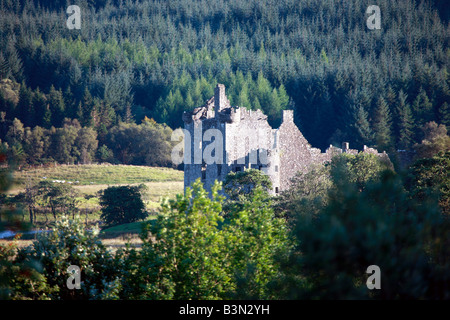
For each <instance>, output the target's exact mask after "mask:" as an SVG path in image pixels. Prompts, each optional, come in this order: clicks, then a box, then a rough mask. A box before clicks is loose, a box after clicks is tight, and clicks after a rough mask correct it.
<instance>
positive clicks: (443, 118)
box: [438, 102, 450, 130]
mask: <svg viewBox="0 0 450 320" xmlns="http://www.w3.org/2000/svg"><path fill="white" fill-rule="evenodd" d="M438 120H439V123H440V124H444V125H446V126H447V129H448V130H450V108H449V106H448V103H447V102H444V103H443V104H441V106H440V107H439V108H438Z"/></svg>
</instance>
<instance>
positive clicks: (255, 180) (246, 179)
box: [223, 169, 272, 201]
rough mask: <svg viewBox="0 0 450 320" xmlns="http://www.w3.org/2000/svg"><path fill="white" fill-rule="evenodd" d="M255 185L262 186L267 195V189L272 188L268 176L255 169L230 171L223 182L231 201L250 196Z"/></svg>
mask: <svg viewBox="0 0 450 320" xmlns="http://www.w3.org/2000/svg"><path fill="white" fill-rule="evenodd" d="M257 187H262V190H263V192H264V193H265V194H266V196H268V195H269V190H272V181H271V180H270V178H269V176H267V175H266V174H264V173H262V172H261V171H260V170H256V169H247V170H245V171H242V172H230V173H229V174H228V175H227V176H226V177H225V180H224V182H223V188H224V191H225V193H226V194H227V196H228V197H229V199H230V200H233V201H240V200H244V199H249V198H251V197H252V196H253V193H254V190H255V188H257Z"/></svg>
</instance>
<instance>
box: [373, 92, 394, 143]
mask: <svg viewBox="0 0 450 320" xmlns="http://www.w3.org/2000/svg"><path fill="white" fill-rule="evenodd" d="M391 126H392V119H391V113H390V110H389V106H388V104H387V103H386V101H385V100H384V98H383V97H380V98H379V99H378V101H377V105H376V108H375V114H374V117H373V131H374V134H375V143H376V145H377V148H378V151H382V150H384V151H388V150H390V149H391V148H392V132H391Z"/></svg>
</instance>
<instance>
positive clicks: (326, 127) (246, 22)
mask: <svg viewBox="0 0 450 320" xmlns="http://www.w3.org/2000/svg"><path fill="white" fill-rule="evenodd" d="M37 3H39V4H40V6H37V5H36V4H37ZM443 3H444V2H443V1H415V0H401V1H400V0H395V1H390V0H389V1H388V0H383V1H378V2H377V5H378V6H379V7H380V11H381V16H382V24H381V29H380V30H370V29H368V28H367V26H366V20H367V19H368V17H369V15H368V14H367V13H366V10H367V8H368V6H369V5H370V4H372V3H371V2H370V1H366V0H351V1H347V0H346V1H343V0H341V1H332V2H330V1H326V0H315V1H312V0H309V1H298V0H282V1H273V0H270V1H259V0H251V1H234V0H225V1H223V0H208V1H206V0H202V1H191V0H176V1H169V2H166V1H155V0H135V1H127V2H126V4H125V2H122V1H95V2H94V1H86V2H82V3H81V4H80V6H81V9H80V10H81V12H82V24H81V29H79V30H77V29H69V28H67V25H66V23H65V22H66V20H67V18H68V15H67V14H66V13H65V9H66V8H65V5H66V3H65V1H53V2H51V3H49V2H46V1H39V0H21V1H15V2H11V1H7V0H0V10H1V12H0V15H1V17H2V19H1V20H0V29H1V30H2V32H1V33H0V39H1V40H0V78H3V79H8V80H7V81H9V80H13V81H15V82H17V83H20V84H23V85H21V88H20V92H19V93H18V100H17V99H16V100H15V103H13V104H11V103H8V101H9V100H8V97H6V96H8V94H6V96H5V93H4V92H3V93H2V95H0V109H2V111H3V112H5V113H4V117H5V121H3V122H2V123H1V125H0V139H1V140H2V141H3V142H7V143H8V147H9V148H12V150H11V156H12V157H15V158H17V161H19V162H24V161H25V162H28V163H36V162H38V163H39V162H43V161H44V160H46V159H49V158H51V159H50V160H56V161H58V162H60V163H67V162H69V163H72V162H74V161H79V162H81V163H89V160H99V161H108V162H112V163H122V164H137V165H158V166H160V165H163V166H169V164H168V162H170V159H167V157H165V158H164V157H158V159H146V158H145V156H143V155H137V156H134V155H135V154H136V153H139V152H140V150H141V149H142V146H140V145H136V146H135V147H132V148H131V150H124V148H125V147H124V146H128V145H129V142H123V143H117V142H116V139H117V136H115V135H114V132H117V131H121V130H122V131H123V130H124V129H123V127H119V126H120V125H121V124H123V123H126V124H128V125H129V126H132V125H133V124H135V123H137V124H141V122H142V121H143V120H146V119H147V120H149V119H150V120H151V119H154V120H156V122H158V123H164V124H166V125H167V126H168V127H169V128H170V129H172V130H173V129H176V128H178V127H180V126H182V120H181V115H182V113H183V111H185V110H192V109H193V108H194V107H198V106H201V105H203V103H204V102H205V101H206V99H208V98H209V97H210V96H212V94H213V88H214V86H215V85H216V84H217V83H223V84H225V86H226V87H227V94H228V96H229V98H230V100H231V103H232V104H233V105H239V106H243V107H246V108H250V109H262V110H263V111H264V113H265V114H266V115H268V117H269V122H270V123H271V125H272V126H274V127H276V126H277V125H278V124H279V123H280V119H281V110H283V109H294V111H295V117H296V118H295V122H296V124H297V125H298V126H299V128H300V129H301V131H302V133H303V134H304V135H305V137H306V138H307V140H308V141H310V142H311V144H312V145H313V146H315V147H319V148H322V149H324V148H326V147H328V146H329V145H330V144H334V145H337V146H339V145H340V144H341V143H342V141H348V142H350V144H351V145H352V146H355V147H356V148H361V147H362V146H363V145H367V146H370V147H377V148H378V149H381V150H386V151H391V150H395V149H410V148H411V147H412V146H413V145H414V143H417V142H420V141H421V139H422V138H423V134H422V131H421V128H422V127H423V125H424V124H425V123H426V122H429V121H435V122H437V123H439V124H444V125H447V126H448V125H449V124H450V109H449V103H450V90H449V73H448V70H449V61H450V56H449V49H448V45H449V41H450V39H449V37H448V33H449V31H448V30H449V26H448V10H447V9H446V7H445V5H444V4H443ZM0 92H1V91H0ZM16 102H17V103H16ZM14 118H17V119H19V120H20V122H21V124H22V125H23V127H24V128H27V127H29V128H30V131H31V130H32V129H33V128H36V127H39V128H43V130H51V128H52V127H54V128H63V127H65V128H67V127H68V126H73V127H77V126H81V127H82V128H83V129H85V128H89V129H92V130H93V131H92V132H91V131H89V132H88V133H86V132H83V137H87V136H89V137H92V138H91V140H90V141H91V142H90V143H87V142H86V143H85V144H84V145H82V146H77V145H75V146H74V148H75V149H76V150H74V151H70V150H69V151H67V152H66V153H64V154H60V153H59V152H58V150H60V149H61V147H60V146H57V147H55V148H54V149H51V146H52V145H58V143H59V141H60V140H58V139H59V138H58V137H59V136H60V135H65V134H66V132H62V131H61V132H56V133H54V132H53V131H51V132H50V131H49V132H47V131H45V132H44V133H43V134H38V133H37V132H36V133H35V136H34V137H33V139H35V140H38V141H41V142H42V144H43V145H44V147H45V146H47V145H46V142H45V141H46V139H50V140H51V141H52V142H51V143H49V144H48V145H49V147H48V148H49V149H48V150H44V151H42V156H40V157H39V158H33V157H32V155H33V154H35V153H36V151H35V150H33V151H29V150H26V147H25V146H24V145H25V144H26V141H23V140H21V139H20V137H12V136H11V134H10V135H8V131H9V130H10V127H11V125H12V124H13V120H14ZM65 118H70V119H76V123H75V124H74V122H73V121H72V122H67V121H66V120H65ZM151 121H153V120H151ZM16 124H17V126H19V127H20V125H19V124H18V123H16ZM17 126H16V127H17ZM86 130H87V129H86ZM38 131H42V130H41V129H39V130H38ZM56 131H57V130H56ZM51 135H54V137H48V136H51ZM67 135H69V136H70V135H71V133H67ZM42 136H44V137H42ZM169 136H170V132H168V133H167V134H160V135H158V137H157V138H155V139H153V140H157V141H158V142H157V143H158V145H159V143H160V141H162V142H164V143H165V144H167V143H169V142H168V141H169V138H168V137H169ZM25 140H26V139H25ZM79 140H83V141H86V139H82V137H80V138H79ZM64 141H66V142H65V143H70V142H71V140H70V139H69V138H67V139H66V138H64ZM67 141H68V142H67ZM80 143H81V142H80ZM130 143H131V142H130ZM13 145H15V149H13ZM21 147H22V150H23V152H25V153H22V155H23V156H20V155H21V153H20V152H21V151H20V150H21V149H20V148H21ZM71 148H72V147H71ZM80 148H85V149H86V151H85V156H84V157H83V156H82V155H81V152H80ZM158 149H161V150H163V151H161V153H163V154H164V153H167V152H168V151H167V149H170V148H166V149H164V148H158ZM130 154H131V156H129V155H130ZM147 154H148V152H147ZM124 155H126V156H129V157H124ZM42 159H44V160H42Z"/></svg>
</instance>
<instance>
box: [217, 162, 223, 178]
mask: <svg viewBox="0 0 450 320" xmlns="http://www.w3.org/2000/svg"><path fill="white" fill-rule="evenodd" d="M217 175H218V176H219V177H220V176H221V175H222V165H220V164H219V165H217Z"/></svg>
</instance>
